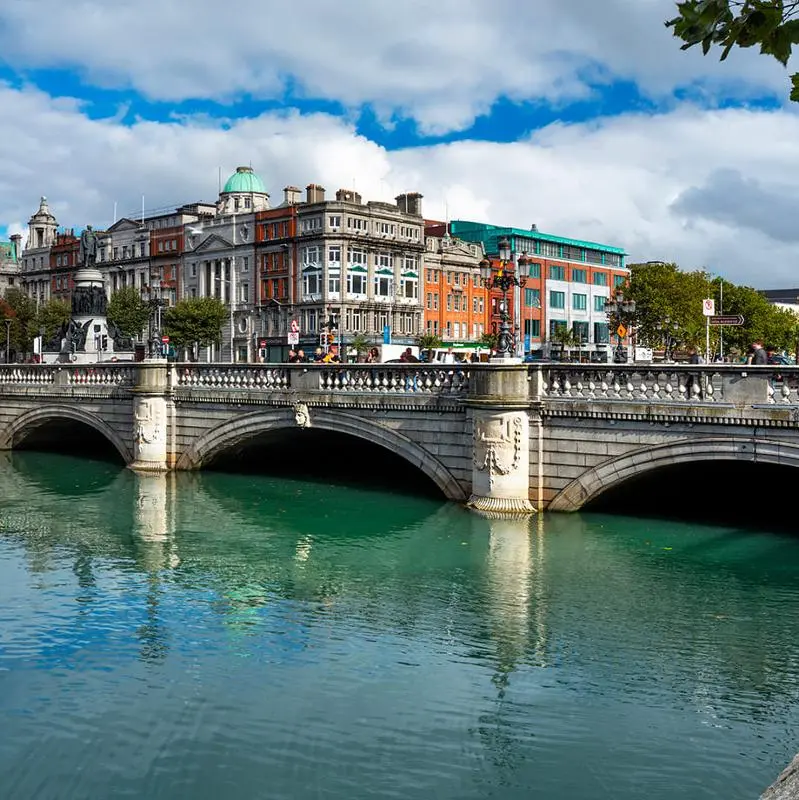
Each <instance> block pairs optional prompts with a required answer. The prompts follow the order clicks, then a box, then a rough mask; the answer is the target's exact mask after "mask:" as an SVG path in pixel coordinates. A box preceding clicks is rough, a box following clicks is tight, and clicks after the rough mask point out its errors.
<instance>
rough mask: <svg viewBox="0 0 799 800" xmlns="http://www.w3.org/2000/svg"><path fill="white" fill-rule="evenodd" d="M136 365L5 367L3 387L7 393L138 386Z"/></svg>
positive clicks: (1, 368)
mask: <svg viewBox="0 0 799 800" xmlns="http://www.w3.org/2000/svg"><path fill="white" fill-rule="evenodd" d="M135 382H136V367H135V366H134V365H133V364H96V365H93V364H81V365H72V364H3V365H0V385H2V386H3V387H4V388H7V389H13V388H14V387H32V386H110V387H122V388H129V387H132V386H134V385H135Z"/></svg>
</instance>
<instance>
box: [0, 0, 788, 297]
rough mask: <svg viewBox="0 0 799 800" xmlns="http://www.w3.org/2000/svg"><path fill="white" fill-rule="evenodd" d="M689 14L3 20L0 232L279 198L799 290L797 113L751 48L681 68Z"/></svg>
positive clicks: (68, 9) (78, 10) (272, 10)
mask: <svg viewBox="0 0 799 800" xmlns="http://www.w3.org/2000/svg"><path fill="white" fill-rule="evenodd" d="M674 14H675V5H674V3H673V2H672V1H671V0H602V2H597V1H596V0H569V2H563V0H535V2H532V3H527V4H520V3H518V2H516V0H491V2H489V1H488V0H436V2H435V3H433V2H431V1H430V0H404V2H402V3H389V2H382V1H381V0H372V2H369V3H353V4H347V3H332V2H329V0H327V2H326V1H325V0H295V2H293V3H289V4H285V3H268V2H264V0H236V2H235V3H219V2H209V0H169V2H163V0H139V2H137V3H122V2H120V0H81V2H80V3H65V2H64V0H37V3H35V4H31V3H30V2H29V0H4V1H3V2H2V3H0V33H2V41H3V48H2V49H1V50H0V109H2V113H0V234H2V233H5V234H6V235H9V234H11V233H15V232H18V231H24V230H25V225H26V223H27V220H28V218H29V217H30V216H31V214H32V213H34V211H35V210H36V209H37V208H38V204H39V198H40V196H42V195H45V196H46V197H47V198H48V202H49V204H50V208H51V210H52V211H53V213H54V214H55V215H56V217H57V219H58V221H59V223H60V224H61V225H62V226H64V227H67V228H69V227H75V228H80V227H83V226H84V225H86V224H87V223H91V224H93V225H94V226H95V227H98V228H102V227H105V226H107V225H109V224H110V223H111V222H112V221H113V215H114V207H115V204H116V208H117V213H118V216H125V215H133V214H136V213H140V209H141V205H142V195H143V196H144V205H145V208H146V209H148V210H149V209H158V208H166V207H169V206H172V207H175V206H177V205H181V204H183V203H188V202H194V201H198V200H204V201H213V200H215V199H216V196H217V192H218V181H219V174H220V170H221V174H222V180H223V181H224V180H225V179H226V178H227V176H228V175H229V174H230V173H232V172H233V171H234V170H235V168H236V167H237V166H239V165H252V167H253V168H254V169H255V171H256V172H258V173H259V174H260V175H261V177H262V178H263V180H264V182H265V184H266V186H267V189H268V191H269V192H270V195H271V199H272V202H273V203H274V204H278V203H279V202H281V200H282V190H283V187H284V186H287V185H295V186H299V187H305V186H306V185H307V184H309V183H319V184H322V185H323V186H324V187H325V188H326V189H327V192H328V195H329V196H330V195H333V194H334V192H335V191H336V190H337V189H340V188H352V187H355V189H356V190H357V191H358V192H360V193H361V194H362V195H363V197H364V199H365V200H366V199H370V200H384V201H391V200H392V199H393V198H394V197H395V196H396V195H397V194H399V193H401V192H409V191H419V192H421V193H422V194H423V195H424V201H423V211H424V214H425V216H426V217H428V218H433V219H444V218H449V219H469V220H478V221H483V222H490V223H494V224H498V225H509V226H515V227H519V228H523V229H529V228H530V226H531V225H532V224H536V225H537V226H538V228H539V230H541V231H545V232H547V233H553V234H557V235H561V236H568V237H573V238H577V239H586V240H590V241H596V242H600V243H604V244H610V245H615V246H618V247H623V248H624V249H625V250H626V252H627V253H628V254H629V260H631V261H648V260H667V261H672V260H674V261H677V262H678V263H679V264H680V265H681V266H682V267H683V268H685V269H697V268H704V269H707V270H708V271H710V272H713V273H716V274H720V275H723V276H724V277H726V278H728V279H730V280H732V281H735V282H737V283H745V284H748V285H752V286H756V287H758V288H774V287H779V286H787V285H791V286H796V285H799V276H795V275H794V273H795V253H796V250H797V245H799V225H797V223H796V220H797V214H796V211H797V210H799V115H798V114H797V112H798V111H799V107H794V106H796V104H791V103H790V102H789V101H788V99H787V97H788V93H789V89H790V87H789V79H788V73H787V71H786V70H784V69H783V68H782V67H781V66H780V65H779V64H777V63H776V62H775V61H773V60H771V59H768V58H765V57H763V56H760V55H758V54H757V52H755V51H753V50H745V51H742V50H738V51H736V52H733V53H732V54H731V55H730V57H729V58H728V60H727V61H726V62H724V63H723V64H722V63H719V62H718V59H717V57H716V56H715V55H713V54H711V55H709V56H707V57H704V58H703V57H702V55H701V52H699V51H696V52H694V50H691V51H687V52H682V51H681V50H680V42H679V41H678V40H677V39H675V38H674V37H673V36H672V34H671V31H670V30H667V29H666V28H665V26H664V21H665V20H666V19H669V18H670V17H672V16H674Z"/></svg>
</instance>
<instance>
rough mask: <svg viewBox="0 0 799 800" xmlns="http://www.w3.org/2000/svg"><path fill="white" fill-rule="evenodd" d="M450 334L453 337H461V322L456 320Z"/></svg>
mask: <svg viewBox="0 0 799 800" xmlns="http://www.w3.org/2000/svg"><path fill="white" fill-rule="evenodd" d="M452 335H453V337H454V338H455V339H460V338H461V324H460V322H456V323H455V324H454V325H453V333H452Z"/></svg>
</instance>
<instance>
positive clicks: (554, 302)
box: [549, 292, 566, 308]
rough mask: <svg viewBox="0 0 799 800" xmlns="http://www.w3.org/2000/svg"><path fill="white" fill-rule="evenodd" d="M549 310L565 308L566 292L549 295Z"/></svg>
mask: <svg viewBox="0 0 799 800" xmlns="http://www.w3.org/2000/svg"><path fill="white" fill-rule="evenodd" d="M549 305H550V308H566V292H550V293H549Z"/></svg>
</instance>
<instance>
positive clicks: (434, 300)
mask: <svg viewBox="0 0 799 800" xmlns="http://www.w3.org/2000/svg"><path fill="white" fill-rule="evenodd" d="M433 311H438V292H433Z"/></svg>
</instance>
